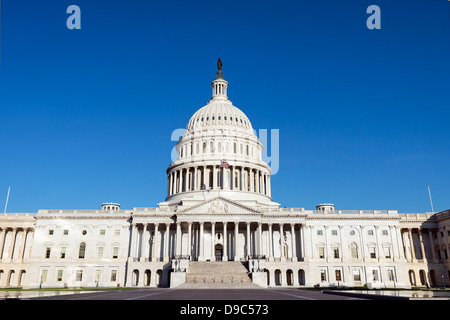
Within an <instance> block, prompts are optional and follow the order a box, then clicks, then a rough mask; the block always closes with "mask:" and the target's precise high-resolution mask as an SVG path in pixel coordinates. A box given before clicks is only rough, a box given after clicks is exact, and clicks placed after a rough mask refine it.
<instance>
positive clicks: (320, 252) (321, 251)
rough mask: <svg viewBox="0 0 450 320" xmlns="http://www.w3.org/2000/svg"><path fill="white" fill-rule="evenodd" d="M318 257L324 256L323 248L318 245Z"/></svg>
mask: <svg viewBox="0 0 450 320" xmlns="http://www.w3.org/2000/svg"><path fill="white" fill-rule="evenodd" d="M319 258H320V259H324V258H325V250H324V247H319Z"/></svg>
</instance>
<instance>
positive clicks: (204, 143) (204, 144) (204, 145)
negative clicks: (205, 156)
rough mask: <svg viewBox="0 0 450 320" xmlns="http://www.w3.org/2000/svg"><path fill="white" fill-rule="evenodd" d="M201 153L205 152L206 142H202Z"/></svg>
mask: <svg viewBox="0 0 450 320" xmlns="http://www.w3.org/2000/svg"><path fill="white" fill-rule="evenodd" d="M203 153H206V142H203Z"/></svg>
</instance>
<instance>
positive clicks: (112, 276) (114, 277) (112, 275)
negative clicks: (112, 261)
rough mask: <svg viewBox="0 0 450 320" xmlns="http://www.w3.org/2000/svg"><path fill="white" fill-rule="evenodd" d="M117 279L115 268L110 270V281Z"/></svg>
mask: <svg viewBox="0 0 450 320" xmlns="http://www.w3.org/2000/svg"><path fill="white" fill-rule="evenodd" d="M116 281H117V270H111V282H116Z"/></svg>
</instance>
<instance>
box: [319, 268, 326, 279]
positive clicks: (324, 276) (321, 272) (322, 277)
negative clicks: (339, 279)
mask: <svg viewBox="0 0 450 320" xmlns="http://www.w3.org/2000/svg"><path fill="white" fill-rule="evenodd" d="M320 281H327V270H326V269H321V270H320Z"/></svg>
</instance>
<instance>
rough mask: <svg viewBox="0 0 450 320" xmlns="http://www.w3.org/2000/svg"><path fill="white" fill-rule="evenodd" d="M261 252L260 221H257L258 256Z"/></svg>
mask: <svg viewBox="0 0 450 320" xmlns="http://www.w3.org/2000/svg"><path fill="white" fill-rule="evenodd" d="M262 254H263V252H262V223H261V222H258V256H260V255H262Z"/></svg>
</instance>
